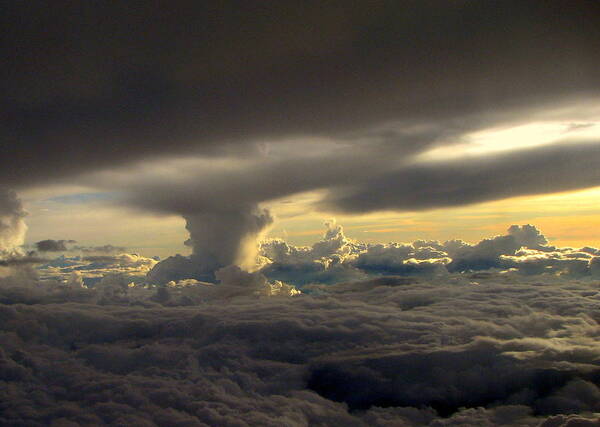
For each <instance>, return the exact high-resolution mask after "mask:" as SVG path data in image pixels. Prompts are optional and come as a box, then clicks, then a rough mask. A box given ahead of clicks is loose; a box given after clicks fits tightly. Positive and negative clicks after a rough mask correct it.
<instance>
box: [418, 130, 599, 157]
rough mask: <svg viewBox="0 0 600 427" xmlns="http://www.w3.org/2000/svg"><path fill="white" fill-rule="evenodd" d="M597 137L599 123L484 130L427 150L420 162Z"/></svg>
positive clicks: (587, 139) (580, 140)
mask: <svg viewBox="0 0 600 427" xmlns="http://www.w3.org/2000/svg"><path fill="white" fill-rule="evenodd" d="M592 138H600V122H598V121H594V122H587V121H586V122H581V123H574V122H565V121H560V122H534V123H527V124H522V125H518V126H510V127H501V128H493V129H485V130H483V131H478V132H474V133H471V134H468V135H466V136H465V137H464V138H463V140H462V142H460V143H457V144H451V145H444V146H441V147H437V148H434V149H432V150H429V151H427V152H425V153H423V154H421V155H420V156H418V160H419V161H439V160H449V159H453V158H458V157H462V156H479V155H485V154H493V153H497V152H501V151H510V150H519V149H525V148H532V147H538V146H542V145H550V144H554V143H559V142H563V143H576V142H584V141H589V140H590V139H592Z"/></svg>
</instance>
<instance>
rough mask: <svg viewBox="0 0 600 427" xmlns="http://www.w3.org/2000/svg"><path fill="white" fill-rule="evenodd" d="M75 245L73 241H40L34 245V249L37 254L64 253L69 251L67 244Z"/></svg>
mask: <svg viewBox="0 0 600 427" xmlns="http://www.w3.org/2000/svg"><path fill="white" fill-rule="evenodd" d="M69 243H76V242H75V240H52V239H47V240H40V241H39V242H36V243H35V248H36V250H37V251H39V252H66V251H68V250H69V248H68V247H67V244H69Z"/></svg>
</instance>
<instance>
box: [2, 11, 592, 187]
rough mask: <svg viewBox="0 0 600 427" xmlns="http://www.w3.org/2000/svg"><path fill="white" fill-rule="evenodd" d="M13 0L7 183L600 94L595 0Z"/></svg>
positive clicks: (6, 66)
mask: <svg viewBox="0 0 600 427" xmlns="http://www.w3.org/2000/svg"><path fill="white" fill-rule="evenodd" d="M4 12H5V13H3V14H2V28H3V29H4V32H5V40H6V42H5V43H4V44H3V47H2V57H3V58H5V61H3V65H2V79H1V81H2V91H1V92H2V94H3V97H2V100H1V101H0V105H1V108H2V112H3V116H4V117H5V118H6V120H5V121H4V124H3V126H2V130H1V132H2V134H1V135H2V139H3V140H4V141H5V143H4V144H3V147H4V152H3V156H2V157H1V159H0V171H1V172H0V180H1V181H2V182H4V183H6V184H7V185H12V186H22V185H26V184H29V183H35V182H40V180H47V179H55V178H58V177H60V176H67V175H71V174H74V173H80V172H87V171H89V170H94V169H97V168H110V167H113V166H114V165H116V164H123V163H124V162H128V161H131V159H132V158H135V159H140V158H147V157H155V156H158V155H164V154H173V153H181V152H184V151H188V152H189V151H192V150H197V149H200V150H202V151H204V152H207V153H210V152H213V153H215V152H220V153H227V152H228V150H230V149H231V150H234V151H236V150H239V149H242V150H247V149H248V148H242V146H241V145H240V144H238V143H239V142H244V141H246V142H247V141H252V140H257V138H260V139H262V138H271V139H272V138H276V137H289V136H291V135H336V134H345V133H348V132H350V131H352V130H359V129H365V128H369V127H371V126H373V125H377V124H379V123H383V122H386V121H390V120H396V121H397V120H409V121H417V122H418V121H420V120H423V119H426V120H432V119H440V118H443V117H445V118H451V117H454V118H460V117H461V116H464V115H466V114H468V113H472V112H475V111H495V110H498V109H501V108H507V107H511V108H512V107H514V106H515V105H519V104H523V103H525V104H532V103H535V102H541V101H544V102H546V101H548V100H554V99H556V97H564V96H566V97H570V96H571V97H572V96H576V95H578V94H579V93H582V92H585V93H586V94H587V96H595V94H596V93H597V81H598V80H600V79H599V77H600V76H599V74H598V70H599V69H600V67H599V66H598V65H599V53H598V52H599V51H600V49H599V45H598V43H599V40H600V33H599V31H600V30H598V26H597V25H596V20H597V17H598V16H600V10H599V9H598V4H597V3H596V2H594V1H583V0H582V1H575V2H568V3H567V2H562V1H551V2H544V3H539V2H534V1H506V2H500V3H498V2H495V1H482V2H466V1H457V2H445V1H426V2H414V1H405V2H387V1H380V2H355V3H352V5H349V4H348V3H347V2H327V3H325V4H323V3H322V2H291V3H290V2H261V3H260V5H256V4H246V3H239V2H228V1H226V2H208V3H207V2H202V3H198V2H177V3H175V4H173V3H148V4H145V3H133V4H130V3H127V4H115V3H109V2H93V3H71V2H59V3H55V4H53V7H52V8H48V7H47V5H46V4H45V3H43V2H35V1H34V2H27V3H23V2H11V3H10V4H7V5H6V7H5V11H4ZM123 141H126V143H123ZM227 143H231V144H233V145H234V146H237V148H235V147H233V146H229V148H228V146H227Z"/></svg>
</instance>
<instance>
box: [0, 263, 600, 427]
mask: <svg viewBox="0 0 600 427" xmlns="http://www.w3.org/2000/svg"><path fill="white" fill-rule="evenodd" d="M217 275H218V276H219V279H220V280H221V283H220V284H207V283H202V282H197V281H196V282H193V281H188V282H187V283H183V282H182V283H180V284H172V285H169V286H167V287H165V288H162V287H161V288H158V289H159V290H160V289H163V291H160V292H157V289H147V288H145V287H144V286H138V285H135V284H130V283H128V282H127V280H126V278H123V277H122V276H118V275H108V276H107V277H105V279H103V280H102V282H100V283H98V284H97V286H95V287H94V288H93V289H86V288H81V283H80V282H79V281H78V280H77V277H76V276H75V277H73V278H71V280H70V285H69V286H63V287H60V286H58V287H54V288H52V287H48V286H46V287H45V288H43V289H44V290H42V288H40V286H41V285H42V284H41V283H37V285H35V281H36V279H32V280H33V282H34V285H33V286H28V287H27V288H24V287H18V286H17V285H18V283H19V281H23V280H24V279H18V278H14V279H13V282H12V286H13V287H9V286H8V283H6V281H5V282H2V286H0V313H1V315H2V318H3V322H2V323H1V324H0V342H1V343H2V350H1V352H0V378H1V380H2V381H3V382H4V383H5V384H6V385H7V386H6V387H3V388H2V392H3V393H4V394H3V395H2V396H3V399H2V400H3V402H5V403H8V404H9V405H8V406H7V407H6V409H5V410H3V411H2V412H1V415H0V421H1V422H2V423H4V424H16V423H21V424H35V423H44V422H45V423H47V422H51V421H54V422H56V423H60V422H62V423H67V422H75V423H80V424H81V423H86V422H88V423H94V424H101V423H116V424H118V423H121V424H122V423H133V424H138V425H139V424H144V423H146V424H152V423H154V424H158V425H161V424H173V423H174V422H185V423H187V424H190V425H202V424H208V425H213V424H219V425H228V424H231V425H235V424H237V425H240V420H243V421H241V423H242V424H241V425H255V424H262V425H280V424H281V423H282V422H284V423H286V424H288V425H307V424H309V425H339V424H341V423H344V424H347V425H356V426H367V425H369V426H390V425H405V426H410V427H415V426H432V427H433V426H436V427H438V426H444V425H462V426H472V425H483V426H496V425H507V426H513V425H522V426H531V427H533V426H540V425H544V426H567V425H587V424H589V425H596V424H597V423H598V421H599V420H598V419H597V414H596V413H597V412H598V411H599V409H600V388H599V386H600V380H599V378H600V377H599V375H600V373H599V370H598V365H597V360H598V357H600V347H598V344H597V334H598V323H597V322H598V319H597V316H596V315H595V313H596V309H595V307H596V305H597V290H596V289H595V284H594V283H593V282H582V281H571V282H569V285H568V290H567V289H565V283H566V282H564V281H561V280H551V279H550V278H549V277H546V279H541V277H543V276H537V277H533V278H531V280H529V279H528V276H521V277H520V278H517V277H516V276H514V277H513V276H506V275H502V274H497V273H494V274H490V275H489V276H487V277H483V276H481V277H480V278H479V279H478V280H479V282H478V284H477V285H474V284H472V283H469V282H468V281H456V280H454V279H457V278H458V277H459V276H451V277H445V278H443V279H431V280H430V279H419V280H407V278H406V277H388V278H386V279H385V280H382V279H369V280H364V281H362V282H353V283H340V284H337V285H322V286H320V287H319V288H318V290H319V292H316V291H317V288H314V291H313V293H309V294H306V293H303V294H298V295H295V296H294V297H293V298H280V297H278V296H277V294H272V296H270V297H268V295H267V294H266V293H264V291H265V290H267V289H269V288H268V287H266V286H265V285H266V284H267V282H266V281H265V280H266V279H265V278H264V276H262V275H261V274H260V273H247V272H244V271H242V270H241V269H239V268H236V267H228V268H227V269H224V270H221V271H220V272H219V273H218V274H217ZM1 280H5V279H1ZM453 280H454V281H453ZM78 282H79V284H78ZM55 286H56V285H55ZM220 286H223V288H221V290H219V287H220ZM271 289H273V288H271ZM239 292H242V293H239ZM217 293H221V295H220V296H218V295H217ZM207 296H208V299H207ZM213 298H226V301H229V303H228V304H223V303H222V302H223V301H224V300H223V299H217V300H214V299H213ZM64 390H66V392H65V391H64ZM65 393H66V394H65ZM65 408H67V409H68V410H66V409H65ZM594 414H596V415H594ZM244 423H245V424H244ZM586 423H587V424H586Z"/></svg>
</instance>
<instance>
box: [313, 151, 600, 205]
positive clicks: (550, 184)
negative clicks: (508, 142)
mask: <svg viewBox="0 0 600 427" xmlns="http://www.w3.org/2000/svg"><path fill="white" fill-rule="evenodd" d="M599 159H600V148H599V147H598V145H596V144H581V145H572V144H567V145H561V144H556V145H552V146H548V147H544V148H537V149H529V150H520V151H517V152H510V153H507V154H503V155H496V156H485V157H480V158H473V159H468V160H467V161H465V160H463V159H460V160H455V161H447V162H431V163H429V164H419V165H413V166H409V167H406V168H403V169H400V170H398V171H396V172H389V173H385V174H382V175H381V176H379V177H376V178H374V179H372V180H368V181H367V182H364V183H361V184H358V185H350V186H349V188H346V189H342V190H334V191H332V192H331V194H330V196H329V197H328V198H327V199H325V201H324V202H323V203H324V205H325V206H326V207H328V208H333V209H337V210H341V211H346V212H369V211H373V210H393V209H398V210H409V211H411V210H424V209H432V208H440V207H447V206H459V205H465V204H470V203H477V202H483V201H489V200H496V199H501V198H506V197H511V196H519V195H527V194H539V193H547V192H558V191H566V190H574V189H578V188H585V187H592V186H595V185H598V184H600V174H599V172H598V171H599V170H600V169H599V168H598V162H599V161H600V160H599Z"/></svg>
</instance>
